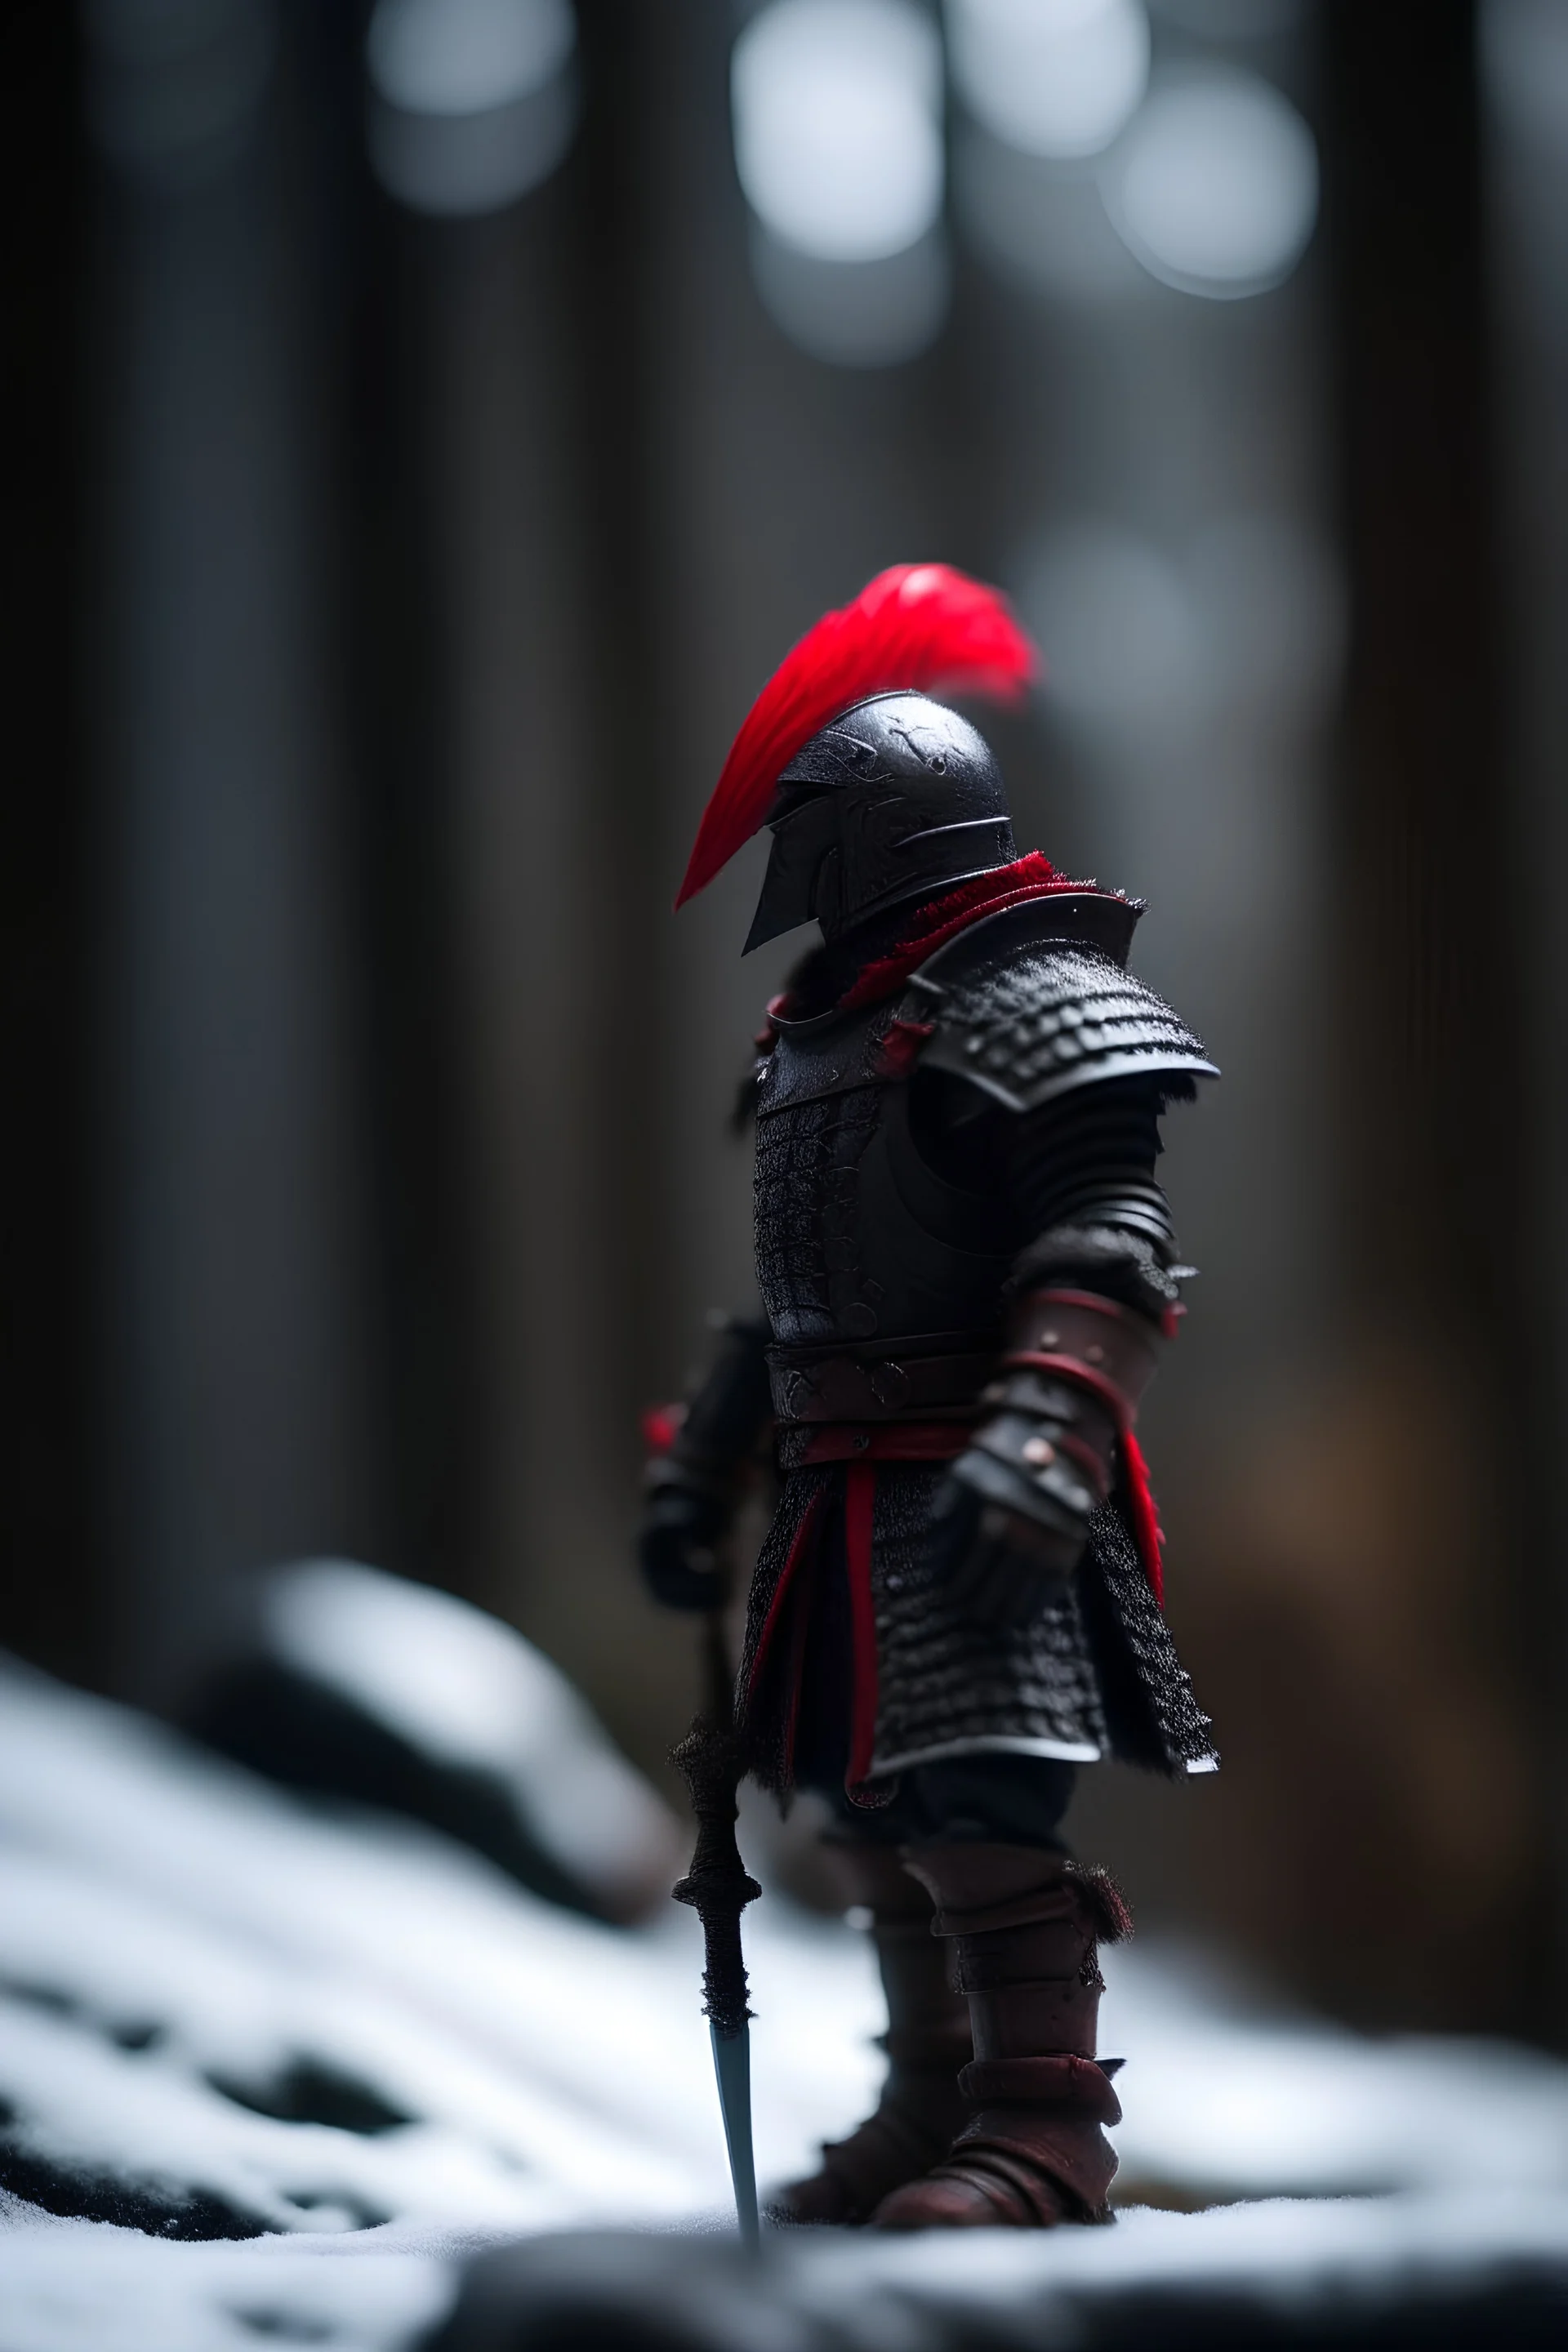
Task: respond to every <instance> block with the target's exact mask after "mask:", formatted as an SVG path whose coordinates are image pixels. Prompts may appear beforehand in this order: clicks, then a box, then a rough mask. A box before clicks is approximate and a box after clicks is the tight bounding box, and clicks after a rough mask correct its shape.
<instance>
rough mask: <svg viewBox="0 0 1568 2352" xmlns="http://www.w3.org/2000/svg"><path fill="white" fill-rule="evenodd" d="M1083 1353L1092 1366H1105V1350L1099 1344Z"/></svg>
mask: <svg viewBox="0 0 1568 2352" xmlns="http://www.w3.org/2000/svg"><path fill="white" fill-rule="evenodd" d="M1083 1352H1084V1356H1085V1359H1086V1360H1087V1361H1088V1362H1089V1363H1091V1364H1103V1363H1104V1361H1105V1350H1104V1349H1103V1348H1102V1347H1100V1345H1099V1344H1098V1342H1097V1343H1096V1344H1095V1345H1094V1346H1093V1347H1090V1348H1086V1349H1084V1351H1083Z"/></svg>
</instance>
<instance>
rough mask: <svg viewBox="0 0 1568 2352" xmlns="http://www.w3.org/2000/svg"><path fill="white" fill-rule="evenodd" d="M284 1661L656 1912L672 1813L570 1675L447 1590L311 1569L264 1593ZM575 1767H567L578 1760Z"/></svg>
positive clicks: (293, 1570) (623, 1896)
mask: <svg viewBox="0 0 1568 2352" xmlns="http://www.w3.org/2000/svg"><path fill="white" fill-rule="evenodd" d="M259 1617H260V1628H259V1630H260V1633H261V1638H262V1642H263V1644H264V1645H265V1648H266V1650H267V1651H268V1652H269V1653H270V1654H271V1655H272V1656H273V1657H275V1658H276V1659H277V1660H278V1661H279V1664H283V1665H284V1666H286V1667H289V1668H290V1669H291V1670H292V1671H293V1672H294V1673H296V1674H298V1675H303V1676H304V1677H305V1678H306V1679H307V1680H308V1681H311V1682H315V1683H319V1684H321V1685H324V1687H325V1688H327V1689H328V1690H330V1691H331V1692H333V1693H334V1694H335V1695H336V1696H338V1697H340V1698H343V1699H346V1700H348V1701H349V1702H350V1703H351V1704H352V1705H353V1706H358V1707H360V1708H362V1709H363V1711H364V1713H365V1714H367V1715H368V1716H370V1717H373V1718H374V1720H375V1721H377V1722H379V1723H381V1724H383V1725H384V1726H385V1727H386V1728H387V1729H388V1730H389V1731H391V1732H393V1733H394V1734H395V1736H397V1737H398V1738H402V1739H404V1740H405V1741H406V1742H407V1743H408V1745H409V1746H410V1747H412V1748H416V1749H418V1750H420V1751H421V1752H422V1753H424V1754H425V1755H426V1756H427V1757H429V1758H430V1759H432V1760H433V1761H435V1762H437V1763H440V1764H444V1765H447V1766H454V1767H457V1768H458V1769H467V1770H468V1771H472V1772H479V1773H482V1774H485V1775H487V1776H489V1778H490V1779H492V1780H494V1782H495V1783H496V1784H497V1786H498V1787H499V1788H500V1790H504V1791H505V1793H506V1796H507V1798H508V1799H509V1801H510V1803H511V1804H512V1805H513V1806H514V1808H515V1810H516V1811H517V1813H518V1815H519V1816H520V1818H521V1822H522V1823H523V1824H524V1827H525V1829H526V1830H527V1832H529V1833H530V1835H531V1837H532V1839H533V1840H534V1841H535V1842H537V1843H538V1844H539V1845H540V1846H541V1847H542V1849H543V1850H544V1852H545V1853H547V1854H549V1855H550V1856H551V1857H552V1860H553V1861H555V1862H556V1863H557V1864H560V1865H561V1866H562V1867H563V1869H565V1870H566V1871H567V1872H568V1874H570V1875H572V1876H573V1877H574V1878H577V1879H580V1880H582V1881H584V1883H585V1884H586V1885H589V1886H590V1887H593V1888H595V1889H598V1890H600V1892H601V1893H602V1894H603V1895H605V1897H606V1898H607V1899H606V1902H605V1908H606V1909H607V1911H608V1912H609V1913H610V1914H611V1915H612V1916H625V1917H628V1918H630V1917H635V1916H637V1915H638V1913H639V1912H640V1911H641V1910H642V1909H643V1908H644V1907H645V1902H646V1896H647V1891H648V1882H649V1876H650V1858H651V1864H652V1875H653V1876H654V1878H655V1879H657V1878H658V1875H659V1874H660V1871H661V1869H662V1865H663V1864H664V1863H665V1862H666V1861H667V1860H668V1857H669V1854H670V1853H671V1850H672V1846H673V1843H674V1841H675V1839H676V1836H677V1830H676V1825H675V1822H674V1821H673V1819H672V1817H671V1815H670V1813H669V1811H668V1807H667V1806H666V1805H665V1804H664V1803H663V1802H662V1801H661V1800H660V1799H659V1798H658V1796H657V1795H656V1794H655V1792H654V1790H652V1789H651V1788H650V1787H649V1785H648V1783H647V1781H646V1780H644V1779H643V1777H642V1775H641V1774H640V1773H639V1772H637V1771H636V1770H634V1769H633V1768H632V1767H631V1765H629V1764H628V1763H627V1762H626V1759H625V1758H624V1757H623V1756H622V1755H621V1754H620V1753H619V1751H618V1750H617V1749H616V1748H615V1747H614V1746H613V1745H612V1743H611V1742H610V1740H609V1739H608V1738H606V1737H605V1733H604V1731H603V1729H602V1728H601V1727H600V1725H599V1724H598V1722H597V1720H596V1719H595V1717H594V1715H593V1713H592V1712H591V1710H590V1709H589V1708H588V1707H587V1706H585V1705H584V1701H583V1699H582V1698H581V1697H580V1696H579V1695H578V1693H577V1692H576V1691H575V1690H574V1687H573V1685H571V1684H570V1683H569V1682H568V1681H567V1679H566V1677H565V1675H563V1674H562V1673H561V1671H560V1669H559V1668H558V1667H556V1666H555V1665H553V1664H552V1663H551V1661H550V1660H549V1659H548V1658H546V1657H545V1656H544V1655H543V1654H542V1652H541V1651H539V1650H536V1649H535V1648H534V1647H533V1646H532V1644H531V1643H528V1642H525V1641H524V1640H523V1638H522V1636H521V1634H520V1633H516V1632H515V1631H514V1630H513V1628H512V1627H511V1626H510V1625H503V1624H502V1623H501V1622H500V1620H499V1619H498V1618H495V1617H490V1616H489V1615H487V1614H486V1612H484V1611H483V1610H481V1609H475V1608H472V1607H470V1606H469V1604H468V1602H467V1601H459V1600H458V1599H457V1598H456V1597H455V1596H454V1595H453V1594H451V1593H448V1592H437V1591H435V1590H433V1589H432V1587H430V1586H429V1585H424V1584H415V1583H411V1582H409V1581H408V1580H406V1579H405V1578H403V1577H395V1576H387V1575H384V1574H383V1573H382V1572H381V1571H380V1570H377V1569H372V1568H366V1567H363V1566H362V1565H361V1564H360V1563H359V1562H358V1561H355V1560H347V1559H315V1560H301V1561H298V1562H295V1563H293V1564H291V1565H290V1566H289V1567H287V1568H282V1569H279V1570H274V1571H273V1573H272V1574H271V1575H269V1576H268V1577H267V1578H266V1579H265V1580H264V1581H263V1582H262V1585H261V1588H260V1605H259ZM568 1761H569V1765H570V1769H563V1762H568Z"/></svg>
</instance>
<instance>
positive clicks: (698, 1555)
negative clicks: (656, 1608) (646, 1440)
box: [637, 1317, 773, 1609]
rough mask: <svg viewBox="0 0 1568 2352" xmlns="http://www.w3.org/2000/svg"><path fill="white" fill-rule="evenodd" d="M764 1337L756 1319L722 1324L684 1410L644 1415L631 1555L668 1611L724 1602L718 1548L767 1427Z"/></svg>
mask: <svg viewBox="0 0 1568 2352" xmlns="http://www.w3.org/2000/svg"><path fill="white" fill-rule="evenodd" d="M769 1337H770V1334H769V1330H768V1327H767V1325H766V1324H765V1323H764V1322H762V1321H760V1320H747V1319H744V1318H740V1317H736V1318H731V1319H729V1320H727V1321H726V1323H725V1324H724V1326H723V1338H722V1341H721V1348H720V1352H719V1355H718V1357H717V1359H716V1360H715V1361H714V1364H713V1366H712V1369H711V1370H710V1372H709V1374H708V1377H707V1379H706V1380H705V1381H703V1383H702V1385H701V1387H700V1389H699V1390H698V1391H697V1393H696V1395H695V1396H694V1397H693V1398H692V1399H691V1402H690V1403H689V1405H687V1406H686V1407H685V1408H684V1410H682V1409H681V1408H679V1407H677V1408H676V1409H675V1410H674V1411H672V1412H666V1413H663V1414H657V1415H652V1416H650V1419H649V1433H650V1435H651V1436H652V1437H653V1439H654V1444H655V1447H656V1450H655V1452H654V1454H653V1457H652V1459H651V1460H650V1461H649V1463H648V1465H647V1472H646V1474H645V1489H646V1494H647V1503H646V1506H645V1508H644V1512H643V1523H642V1529H641V1532H640V1534H639V1536H638V1539H637V1557H638V1560H639V1562H640V1565H641V1568H642V1572H643V1576H644V1579H645V1580H646V1582H647V1586H648V1589H649V1591H651V1592H652V1594H653V1597H654V1599H655V1600H656V1601H662V1602H663V1604H664V1605H665V1607H666V1608H670V1609H714V1608H717V1607H719V1606H721V1603H722V1602H723V1601H724V1600H725V1599H726V1598H727V1594H726V1591H725V1580H724V1572H723V1563H722V1560H721V1548H722V1545H723V1540H724V1538H725V1536H726V1535H727V1534H728V1532H729V1529H730V1525H731V1520H732V1519H733V1517H734V1515H735V1510H736V1507H737V1505H738V1504H739V1502H740V1499H741V1493H742V1486H743V1485H744V1482H745V1475H746V1472H747V1469H748V1467H749V1465H750V1464H751V1462H752V1458H753V1457H754V1455H755V1454H756V1452H757V1450H758V1447H759V1446H760V1445H761V1444H762V1442H763V1438H764V1437H765V1436H766V1434H767V1433H768V1432H769V1430H770V1429H771V1427H772V1424H773V1399H772V1396H771V1394H770V1391H769V1386H768V1367H767V1360H766V1356H765V1353H764V1350H765V1349H766V1348H767V1345H768V1340H769Z"/></svg>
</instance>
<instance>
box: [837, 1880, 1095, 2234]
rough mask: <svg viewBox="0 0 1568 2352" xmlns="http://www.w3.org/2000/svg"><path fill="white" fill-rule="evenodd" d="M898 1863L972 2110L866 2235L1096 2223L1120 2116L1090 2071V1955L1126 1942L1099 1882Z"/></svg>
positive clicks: (1092, 1967)
mask: <svg viewBox="0 0 1568 2352" xmlns="http://www.w3.org/2000/svg"><path fill="white" fill-rule="evenodd" d="M905 1863H906V1865H907V1867H908V1868H909V1869H910V1871H911V1872H912V1873H913V1874H914V1875H915V1876H916V1877H917V1878H919V1879H920V1880H921V1883H922V1885H926V1886H928V1887H929V1888H930V1889H931V1896H932V1899H933V1901H934V1902H935V1904H936V1906H937V1909H936V1916H935V1918H934V1919H933V1921H932V1923H931V1925H932V1932H933V1933H934V1934H935V1935H937V1936H939V1937H946V1938H948V1939H949V1940H950V1942H951V1948H952V1963H951V1973H952V1978H953V1980H954V1982H955V1983H956V1984H957V1986H958V1987H959V1989H960V1990H962V1991H963V1993H964V1995H965V1996H966V1997H967V2000H968V2002H969V2015H970V2022H971V2024H972V2026H973V2032H974V2057H973V2061H972V2062H971V2063H970V2064H969V2065H967V2066H966V2067H965V2068H964V2069H963V2074H962V2075H961V2076H960V2077H959V2081H960V2085H961V2087H962V2089H963V2093H964V2095H965V2096H966V2097H967V2099H968V2100H969V2101H970V2103H971V2105H972V2106H973V2108H974V2109H975V2111H976V2112H975V2114H974V2115H973V2119H972V2120H971V2121H970V2123H969V2124H968V2125H967V2126H966V2127H965V2129H964V2130H963V2131H962V2132H961V2133H960V2134H959V2136H958V2137H957V2139H956V2140H955V2141H954V2142H953V2145H952V2147H951V2149H949V2151H948V2153H947V2154H946V2156H945V2157H944V2158H943V2159H942V2162H941V2163H939V2164H937V2165H934V2166H933V2167H932V2168H931V2171H929V2172H928V2173H927V2174H926V2175H925V2176H924V2178H923V2179H920V2180H913V2181H910V2182H909V2183H908V2184H907V2185H906V2186H905V2187H903V2188H901V2189H895V2190H894V2191H893V2192H892V2193H891V2195H889V2196H888V2197H886V2198H884V2200H882V2202H881V2204H880V2205H879V2207H878V2208H877V2210H876V2211H875V2212H874V2213H873V2215H872V2217H871V2221H872V2226H873V2228H876V2229H879V2230H930V2229H946V2230H952V2229H1015V2230H1038V2229H1049V2228H1051V2227H1052V2226H1053V2225H1054V2224H1055V2223H1057V2222H1058V2221H1109V2220H1110V2211H1109V2209H1108V2208H1107V2205H1106V2195H1107V2192H1108V2190H1109V2189H1110V2183H1111V2179H1112V2178H1113V2176H1114V2174H1115V2171H1116V2158H1115V2155H1114V2153H1113V2151H1112V2149H1111V2147H1110V2142H1109V2140H1108V2139H1107V2138H1106V2137H1105V2134H1104V2131H1103V2130H1102V2129H1101V2126H1102V2125H1105V2124H1113V2123H1117V2122H1119V2121H1120V2120H1121V2108H1120V2106H1119V2105H1117V2100H1116V2094H1115V2092H1114V2091H1113V2090H1112V2089H1111V2087H1110V2073H1109V2072H1108V2070H1107V2069H1106V2068H1104V2067H1102V2066H1100V2065H1099V2064H1098V2063H1096V2060H1095V2055H1094V2052H1095V2036H1096V2028H1097V2025H1098V2022H1099V2011H1100V1993H1101V1991H1102V1990H1103V1979H1102V1978H1101V1976H1100V1969H1099V1965H1098V1962H1097V1958H1096V1953H1097V1949H1098V1947H1099V1945H1100V1943H1101V1942H1105V1943H1114V1942H1115V1941H1116V1940H1117V1939H1118V1938H1119V1937H1122V1936H1125V1935H1127V1934H1129V1933H1130V1932H1131V1919H1130V1918H1129V1916H1128V1914H1127V1908H1126V1906H1125V1904H1124V1903H1123V1902H1122V1900H1121V1895H1119V1894H1118V1893H1117V1891H1116V1888H1115V1886H1114V1885H1112V1883H1111V1881H1110V1878H1109V1877H1107V1876H1106V1874H1104V1873H1103V1872H1100V1871H1088V1870H1083V1869H1081V1868H1080V1867H1079V1864H1076V1863H1073V1862H1069V1861H1068V1860H1067V1858H1066V1857H1065V1856H1064V1855H1062V1854H1057V1853H1048V1852H1045V1851H1042V1850H1041V1849H1039V1848H1038V1847H1034V1846H1019V1845H979V1844H976V1845H956V1844H955V1845H940V1846H920V1847H915V1848H914V1849H912V1850H910V1851H909V1852H907V1853H906V1854H905Z"/></svg>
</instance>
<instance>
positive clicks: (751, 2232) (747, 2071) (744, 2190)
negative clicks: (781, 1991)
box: [708, 2024, 762, 2253]
mask: <svg viewBox="0 0 1568 2352" xmlns="http://www.w3.org/2000/svg"><path fill="white" fill-rule="evenodd" d="M708 2033H709V2039H710V2042H712V2044H713V2076H714V2080H715V2081H716V2082H717V2084H718V2085H719V2112H720V2114H721V2116H723V2118H724V2145H725V2147H726V2148H727V2149H728V2150H729V2155H730V2179H731V2182H732V2183H733V2186H734V2190H735V2219H736V2220H737V2221H738V2222H739V2223H740V2226H741V2243H742V2245H743V2246H744V2247H745V2248H746V2249H747V2251H748V2252H751V2253H755V2252H756V2251H757V2246H758V2242H759V2241H760V2238H761V2235H762V2230H761V2224H760V2221H759V2218H758V2214H757V2162H756V2157H755V2154H754V2152H753V2149H752V2032H751V2028H750V2026H748V2025H742V2028H741V2030H740V2032H739V2033H721V2032H720V2031H719V2028H718V2027H717V2026H716V2025H711V2024H710V2026H709V2029H708Z"/></svg>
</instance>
